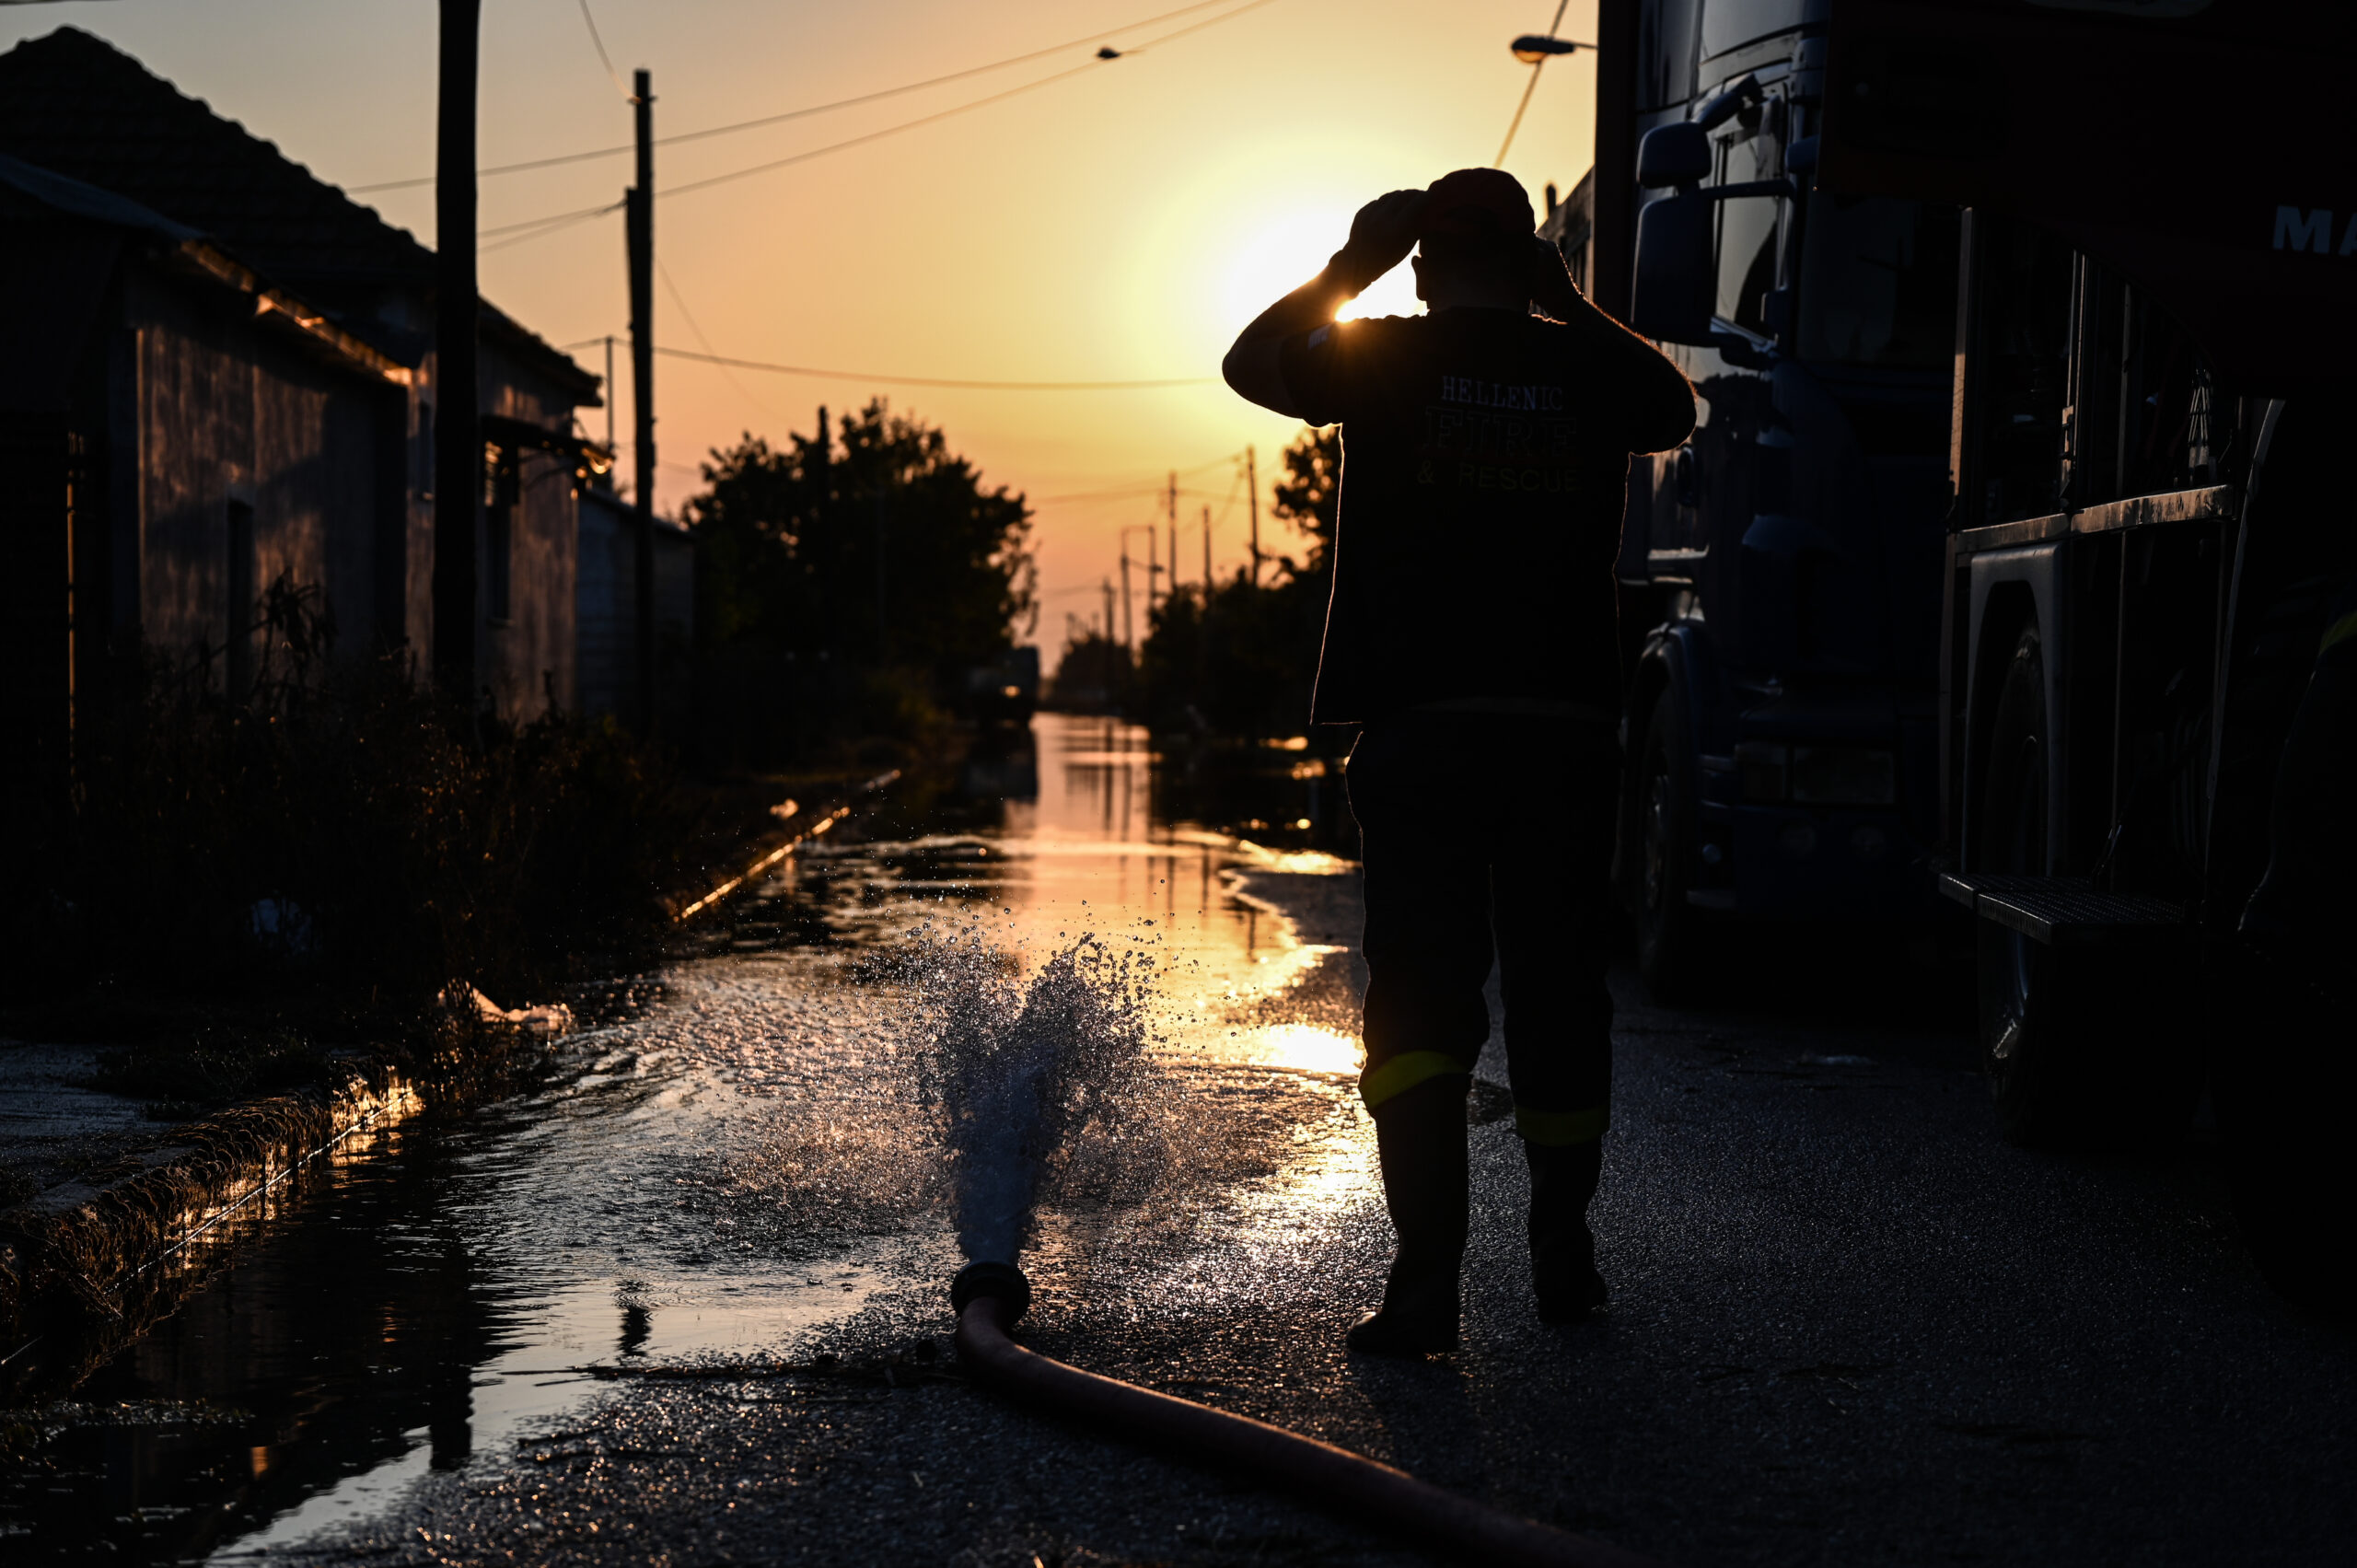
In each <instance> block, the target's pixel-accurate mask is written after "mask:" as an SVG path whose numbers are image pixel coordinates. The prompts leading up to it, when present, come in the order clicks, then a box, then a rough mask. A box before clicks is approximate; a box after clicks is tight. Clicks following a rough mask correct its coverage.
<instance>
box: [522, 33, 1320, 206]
mask: <svg viewBox="0 0 2357 1568" xmlns="http://www.w3.org/2000/svg"><path fill="white" fill-rule="evenodd" d="M1275 3H1276V0H1246V4H1244V5H1241V6H1237V7H1236V8H1235V9H1233V10H1230V11H1223V12H1221V13H1220V14H1219V15H1218V16H1216V17H1205V18H1204V19H1203V20H1202V21H1200V22H1196V23H1194V24H1192V25H1191V26H1189V27H1183V28H1178V29H1173V30H1172V31H1170V32H1167V33H1165V34H1163V35H1162V36H1161V37H1160V38H1156V39H1149V40H1147V41H1145V42H1144V43H1142V44H1139V45H1138V46H1137V47H1136V48H1134V49H1132V50H1128V51H1125V52H1123V53H1122V54H1120V55H1101V56H1099V57H1098V58H1097V59H1093V60H1089V61H1087V62H1086V63H1084V64H1079V65H1074V66H1073V67H1071V68H1070V69H1068V70H1063V71H1058V72H1055V73H1053V74H1051V75H1045V76H1041V77H1039V78H1038V79H1037V80H1035V81H1030V82H1026V83H1024V84H1023V85H1022V86H1021V87H1009V88H1007V89H1006V90H1005V91H1004V92H996V93H992V94H991V95H990V96H988V97H987V98H978V99H972V100H971V101H970V102H967V103H961V104H958V105H956V106H955V107H953V108H949V109H945V110H939V111H938V112H936V113H933V114H927V115H923V116H921V117H919V118H917V119H915V120H904V121H901V122H900V123H899V124H897V125H887V126H885V127H884V128H883V129H882V130H880V131H870V132H868V133H867V134H865V135H860V136H849V137H846V138H844V139H843V140H842V141H840V142H830V143H828V144H827V145H825V146H822V147H812V148H811V149H809V150H808V151H807V152H800V153H795V154H793V155H792V156H791V157H781V158H772V159H770V160H769V161H768V162H766V163H757V164H754V165H752V166H751V167H750V168H737V169H731V170H730V171H729V172H728V173H726V174H715V175H713V176H711V177H710V178H708V179H704V180H690V181H689V182H688V183H686V184H684V185H674V186H671V187H669V188H668V190H661V191H657V192H656V195H657V196H658V197H668V196H679V195H685V194H686V193H687V192H691V191H704V190H709V189H710V188H712V187H713V186H714V185H726V184H728V183H729V182H731V181H732V180H745V179H749V178H750V177H751V176H753V175H756V174H767V173H769V172H770V171H771V170H772V169H777V168H788V167H790V166H791V165H794V164H798V163H807V162H809V161H810V160H811V159H813V158H819V157H826V156H827V155H828V154H830V153H839V152H842V151H843V150H844V149H845V148H847V147H856V146H862V145H865V144H867V143H869V142H877V141H882V140H883V139H884V138H885V137H887V136H897V135H899V134H900V133H901V132H903V131H913V130H915V129H917V128H918V127H919V126H921V125H932V124H935V123H938V122H941V121H944V120H948V119H952V118H954V117H956V116H958V115H960V114H964V113H966V112H967V111H969V110H976V109H981V108H984V107H986V106H988V105H990V104H993V103H1003V102H1004V101H1005V100H1006V99H1011V98H1017V97H1020V96H1021V95H1022V94H1024V93H1028V92H1030V91H1033V90H1034V89H1036V88H1039V87H1047V86H1049V85H1050V84H1051V83H1054V82H1061V81H1063V80H1065V79H1067V78H1069V77H1072V76H1076V75H1080V74H1081V73H1082V72H1084V71H1090V70H1094V69H1096V68H1097V66H1099V65H1101V64H1105V62H1106V60H1108V59H1121V58H1126V57H1127V56H1128V55H1131V54H1143V53H1144V52H1146V51H1147V50H1149V49H1153V48H1155V47H1156V46H1157V45H1160V44H1165V43H1168V42H1169V41H1171V40H1173V39H1177V38H1184V37H1185V36H1186V35H1187V34H1189V33H1191V32H1200V31H1202V29H1205V28H1208V27H1216V26H1217V25H1218V24H1220V23H1221V22H1225V21H1229V20H1232V19H1233V18H1235V17H1240V16H1242V15H1244V13H1246V12H1247V11H1257V10H1259V9H1260V7H1262V6H1271V5H1274V4H1275ZM620 211H621V203H619V202H617V203H614V204H613V205H611V206H608V207H585V208H581V209H578V210H576V211H574V212H571V213H558V214H553V215H550V216H549V217H546V218H532V219H528V220H527V221H525V222H522V223H513V224H505V225H502V226H500V227H498V228H491V229H484V230H482V233H484V234H504V233H508V232H513V231H518V230H523V229H530V228H537V227H539V226H541V225H546V226H548V227H547V230H546V232H551V233H553V232H554V231H555V229H557V228H559V227H563V226H565V225H566V223H568V222H571V221H579V220H586V219H587V218H592V217H597V216H599V215H603V214H605V213H610V212H620ZM524 238H533V236H530V235H527V236H525V237H524ZM514 243H520V241H517V240H511V241H504V242H503V244H514ZM496 248H497V247H488V246H487V247H485V248H484V249H486V250H490V249H496Z"/></svg>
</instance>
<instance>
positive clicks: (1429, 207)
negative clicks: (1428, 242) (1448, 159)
mask: <svg viewBox="0 0 2357 1568" xmlns="http://www.w3.org/2000/svg"><path fill="white" fill-rule="evenodd" d="M1421 227H1422V235H1420V237H1419V238H1431V237H1436V236H1442V235H1462V236H1465V237H1467V238H1500V239H1518V238H1526V237H1527V236H1528V235H1530V234H1531V233H1533V232H1534V231H1535V230H1536V229H1537V228H1538V217H1537V215H1535V214H1533V213H1532V211H1531V207H1530V192H1527V191H1525V190H1524V189H1523V188H1522V181H1521V180H1516V179H1515V177H1514V176H1513V175H1511V174H1508V173H1507V172H1506V171H1505V170H1504V169H1503V168H1460V169H1458V170H1457V172H1455V173H1454V174H1444V175H1442V176H1441V177H1440V178H1439V179H1438V180H1434V181H1433V183H1432V185H1431V186H1430V187H1429V188H1428V189H1427V190H1426V191H1425V192H1424V216H1423V222H1422V226H1421Z"/></svg>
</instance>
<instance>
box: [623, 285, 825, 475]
mask: <svg viewBox="0 0 2357 1568" xmlns="http://www.w3.org/2000/svg"><path fill="white" fill-rule="evenodd" d="M655 272H656V276H658V277H660V278H661V279H662V280H663V287H664V290H665V292H667V293H668V294H669V295H670V296H671V303H672V304H674V305H676V306H678V307H679V319H681V320H682V321H685V322H686V323H687V324H688V331H691V332H693V333H694V334H695V335H696V342H698V343H702V344H703V351H704V353H705V354H711V353H712V340H711V339H710V338H709V337H706V336H705V335H704V330H703V328H702V327H701V326H700V325H698V324H697V322H696V313H695V312H694V311H692V310H691V309H689V308H688V301H687V296H684V295H682V294H681V293H680V292H679V285H678V284H676V283H673V282H672V281H671V269H670V268H668V267H667V266H665V265H664V264H663V261H662V258H661V257H659V256H658V257H656V261H655ZM655 352H656V353H657V354H660V353H662V352H663V351H662V350H661V349H659V348H658V349H656V351H655ZM720 373H721V374H722V375H723V376H726V377H728V384H729V385H730V386H732V387H734V388H736V389H737V396H738V397H741V398H743V399H744V400H745V401H747V402H749V403H750V404H752V405H753V406H754V407H755V408H757V409H759V410H761V412H763V413H765V414H768V415H769V416H770V417H771V418H772V419H774V420H776V421H777V422H778V423H779V424H788V423H790V422H789V421H788V420H787V419H786V417H785V415H784V414H782V413H780V412H777V410H775V409H773V408H772V407H770V405H769V404H767V403H765V402H763V401H761V399H759V398H757V397H755V396H753V389H751V388H749V387H748V386H746V385H745V383H744V382H742V381H739V380H738V379H737V376H736V373H735V372H734V371H732V370H730V369H728V368H727V367H726V366H722V367H721V371H720ZM826 434H827V433H826V432H825V431H823V430H821V431H820V432H819V435H820V436H825V435H826Z"/></svg>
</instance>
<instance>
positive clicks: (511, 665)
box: [475, 343, 580, 717]
mask: <svg viewBox="0 0 2357 1568" xmlns="http://www.w3.org/2000/svg"><path fill="white" fill-rule="evenodd" d="M482 412H484V413H486V414H498V415H502V416H504V417H505V418H508V419H520V420H522V421H524V422H525V423H527V424H536V425H539V426H540V427H541V428H543V429H547V430H555V431H567V430H570V429H572V428H573V406H572V405H571V404H570V403H568V402H565V401H563V399H562V397H561V396H559V395H557V394H555V393H554V392H552V391H542V390H539V389H535V388H534V387H533V386H532V384H531V381H530V379H528V378H527V377H526V375H525V373H524V372H523V371H522V369H521V367H520V366H517V365H516V363H515V362H514V361H513V360H512V359H510V358H509V357H508V356H507V355H505V354H502V353H501V352H500V351H499V349H498V347H497V346H496V345H495V344H493V343H484V344H483V351H482ZM519 460H520V463H521V471H520V473H519V474H518V476H517V490H516V494H517V503H516V505H515V507H514V509H513V513H512V516H511V518H510V524H509V530H508V536H509V541H510V554H509V561H508V581H509V584H510V592H509V613H508V615H507V617H506V618H505V620H500V619H496V618H494V617H493V616H492V615H491V613H490V609H491V604H490V591H489V585H490V581H491V579H490V575H489V570H488V568H489V562H488V560H487V559H486V560H485V561H483V563H482V570H480V571H479V572H478V575H477V577H476V581H477V582H478V583H480V584H482V585H483V593H482V597H481V598H480V600H479V602H480V603H481V605H482V621H481V622H480V623H479V627H478V633H477V642H476V647H477V649H478V656H479V657H480V659H481V661H482V676H483V684H484V685H485V686H487V687H489V688H490V690H491V693H492V698H493V702H494V703H496V704H497V706H498V707H499V709H500V711H501V712H503V713H505V714H510V715H512V716H517V717H527V716H530V715H532V714H539V713H540V712H541V711H542V709H543V708H544V707H547V706H550V705H554V706H556V707H559V708H572V707H575V706H576V705H577V695H576V693H577V685H578V683H577V680H576V679H575V637H574V614H575V581H574V578H575V560H576V557H577V552H578V551H579V548H580V539H579V532H578V523H577V522H576V520H575V518H576V514H575V503H574V495H573V466H572V464H571V463H570V462H568V461H566V460H565V459H563V458H562V457H559V456H558V455H556V454H555V453H552V452H534V451H527V452H524V453H522V454H520V458H519ZM475 537H476V539H477V540H478V541H479V542H480V544H481V545H482V547H484V548H486V549H487V548H488V546H489V545H490V543H491V540H492V530H491V529H490V528H478V529H477V530H476V536H475Z"/></svg>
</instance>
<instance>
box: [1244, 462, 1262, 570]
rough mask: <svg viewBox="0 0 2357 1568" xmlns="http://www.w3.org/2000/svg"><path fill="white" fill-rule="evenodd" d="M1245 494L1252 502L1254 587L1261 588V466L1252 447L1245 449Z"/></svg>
mask: <svg viewBox="0 0 2357 1568" xmlns="http://www.w3.org/2000/svg"><path fill="white" fill-rule="evenodd" d="M1244 494H1246V495H1247V496H1248V497H1249V498H1250V500H1251V502H1252V586H1253V587H1256V588H1257V587H1260V461H1259V459H1258V458H1257V457H1256V455H1255V454H1254V452H1253V450H1252V448H1251V447H1245V448H1244Z"/></svg>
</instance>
